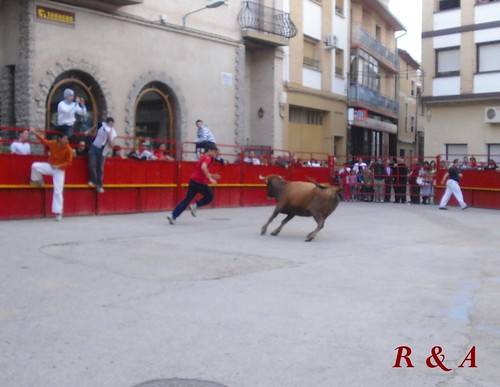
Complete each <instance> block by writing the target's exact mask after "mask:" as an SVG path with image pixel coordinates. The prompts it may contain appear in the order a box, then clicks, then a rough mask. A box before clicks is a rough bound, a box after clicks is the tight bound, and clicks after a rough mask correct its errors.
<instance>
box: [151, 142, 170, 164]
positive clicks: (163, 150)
mask: <svg viewBox="0 0 500 387" xmlns="http://www.w3.org/2000/svg"><path fill="white" fill-rule="evenodd" d="M154 156H155V158H156V160H162V161H168V162H172V161H175V159H174V158H173V157H172V156H170V155H169V154H168V153H167V144H165V143H161V144H160V145H158V149H156V151H155V152H154Z"/></svg>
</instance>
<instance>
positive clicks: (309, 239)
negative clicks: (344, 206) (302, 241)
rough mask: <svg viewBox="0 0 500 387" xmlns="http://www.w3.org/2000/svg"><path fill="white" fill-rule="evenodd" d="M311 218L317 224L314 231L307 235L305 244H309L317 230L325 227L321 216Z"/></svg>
mask: <svg viewBox="0 0 500 387" xmlns="http://www.w3.org/2000/svg"><path fill="white" fill-rule="evenodd" d="M313 217H314V220H315V221H316V222H317V223H318V227H316V229H315V230H314V231H313V232H311V233H309V234H308V235H307V238H306V242H311V241H312V240H313V239H314V237H315V236H316V234H317V233H318V232H319V230H321V229H322V228H323V227H324V226H325V218H324V217H323V216H319V215H313Z"/></svg>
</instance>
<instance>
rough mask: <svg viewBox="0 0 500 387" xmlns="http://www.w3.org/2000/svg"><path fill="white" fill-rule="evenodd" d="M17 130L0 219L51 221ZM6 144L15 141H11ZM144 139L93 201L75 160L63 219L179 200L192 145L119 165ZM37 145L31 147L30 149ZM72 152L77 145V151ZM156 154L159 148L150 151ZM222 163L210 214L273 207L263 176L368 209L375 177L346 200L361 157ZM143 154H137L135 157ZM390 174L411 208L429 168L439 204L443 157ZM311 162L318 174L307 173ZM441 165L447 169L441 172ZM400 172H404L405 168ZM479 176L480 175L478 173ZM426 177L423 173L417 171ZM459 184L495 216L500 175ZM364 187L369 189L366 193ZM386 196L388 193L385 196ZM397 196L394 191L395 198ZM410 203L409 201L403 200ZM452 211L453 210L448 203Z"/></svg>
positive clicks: (241, 157)
mask: <svg viewBox="0 0 500 387" xmlns="http://www.w3.org/2000/svg"><path fill="white" fill-rule="evenodd" d="M22 130H23V129H20V128H5V127H0V134H3V136H2V138H3V139H2V153H0V203H1V205H0V219H18V218H36V217H45V216H51V213H50V208H51V200H52V189H51V188H52V186H51V185H50V184H48V183H50V182H51V181H50V180H51V179H50V178H47V177H45V181H46V184H47V185H46V187H45V188H39V187H34V186H31V185H29V177H30V168H31V164H32V163H33V162H35V161H41V160H46V157H47V156H46V155H45V153H44V150H43V148H42V147H41V146H37V151H38V152H39V153H40V154H36V155H35V154H31V155H25V156H20V155H14V154H10V153H8V152H9V149H8V145H9V144H10V143H11V142H12V139H5V133H15V132H16V131H22ZM11 137H13V136H12V135H11ZM142 141H143V139H139V138H135V137H125V136H119V137H118V138H117V141H116V143H117V144H119V145H120V148H121V150H122V151H123V154H122V155H121V156H120V155H119V154H118V155H117V156H116V157H108V158H107V159H106V160H107V161H106V164H105V165H106V166H105V173H104V188H105V189H106V192H105V193H104V194H97V193H96V191H95V190H94V189H90V188H89V187H88V185H87V182H88V180H89V174H88V160H87V158H86V157H78V156H77V157H75V158H74V161H73V165H71V167H70V168H69V169H68V171H67V173H66V182H65V191H64V213H65V215H98V214H113V213H133V212H144V211H164V210H169V209H172V208H173V207H174V206H175V205H176V204H177V202H178V201H179V200H180V199H182V197H184V194H185V190H186V188H187V185H188V183H189V177H190V175H191V173H192V171H193V169H194V164H195V160H196V155H195V152H194V150H195V144H194V143H189V142H186V143H182V144H180V150H179V155H180V160H175V161H173V162H168V161H164V160H158V159H156V160H141V159H137V158H130V157H124V156H125V155H127V154H130V152H132V151H134V150H137V148H138V147H139V148H140V147H141V145H140V144H141V143H142ZM148 141H150V143H151V142H154V143H156V144H157V145H159V144H161V143H166V145H167V153H168V154H169V155H172V156H175V155H177V150H176V144H175V143H173V142H168V141H160V140H152V139H149V140H148ZM33 145H34V143H33ZM74 145H76V144H74ZM154 148H156V147H154ZM219 149H220V151H221V157H222V159H223V160H222V162H219V163H217V162H215V163H213V164H212V166H211V170H213V171H214V172H217V173H220V174H221V176H222V179H221V181H220V182H219V184H217V186H215V187H214V192H215V200H214V202H213V203H212V204H211V206H212V207H239V206H261V205H269V204H274V202H273V201H269V200H268V199H267V195H266V190H265V184H264V183H263V181H262V180H260V179H259V176H260V175H263V176H266V175H270V174H279V175H281V176H283V177H284V178H286V179H287V180H296V181H297V180H300V181H307V180H308V178H313V179H315V180H316V181H318V182H320V183H324V184H325V183H326V184H328V183H331V184H338V185H339V186H340V187H341V191H340V192H341V195H342V197H343V199H346V200H350V199H354V200H366V201H372V200H374V198H375V193H374V191H373V190H372V188H373V185H374V179H373V178H374V177H377V176H376V175H375V174H374V172H373V168H372V167H371V168H366V172H368V171H370V172H369V173H370V174H371V178H370V179H367V181H368V184H358V183H356V187H353V189H352V190H351V192H350V193H349V195H347V191H349V189H347V188H346V180H345V177H346V173H345V171H346V170H347V169H353V167H356V165H355V163H356V161H358V158H359V156H358V157H355V158H352V157H350V156H349V158H347V157H345V156H339V159H345V160H348V162H347V163H346V164H345V165H336V161H335V157H334V156H331V155H327V154H319V153H318V154H316V153H315V154H313V153H310V152H288V151H286V150H274V149H270V148H263V147H259V148H256V147H253V148H252V147H240V146H230V145H219ZM139 150H140V149H139ZM252 151H253V153H254V154H255V157H256V158H258V159H259V164H258V165H254V163H252V162H249V160H247V158H248V156H249V155H250V152H252ZM361 158H362V161H363V162H365V163H366V164H367V166H370V162H371V161H373V160H372V157H371V156H362V157H361ZM381 159H382V162H384V163H385V166H386V167H389V169H388V170H390V174H389V175H388V176H384V179H387V180H386V182H384V183H385V184H384V189H385V192H384V199H386V198H387V197H388V198H389V200H391V201H394V200H395V199H397V196H396V194H397V192H400V194H399V195H398V197H399V199H400V200H403V199H402V198H403V197H404V200H405V202H406V201H408V202H409V201H411V198H412V197H413V198H414V199H415V198H417V199H418V201H419V202H420V199H421V196H422V192H423V191H422V187H421V186H420V184H418V183H417V181H416V180H415V176H414V178H413V179H411V173H412V171H413V170H414V168H415V166H416V165H417V164H419V165H420V167H421V168H422V166H423V164H424V163H425V162H429V163H430V162H434V163H435V164H436V166H437V167H436V168H435V169H433V170H432V174H431V175H432V176H431V177H430V178H429V180H430V181H431V187H432V191H431V195H430V196H431V197H430V199H429V202H432V201H433V202H434V203H436V202H437V200H439V199H440V197H441V196H442V194H443V192H444V188H445V187H444V186H442V185H441V180H442V177H443V176H444V174H445V173H446V168H447V166H448V165H447V163H443V165H442V162H441V157H439V156H438V157H437V158H425V159H424V158H422V159H419V160H418V162H417V161H416V160H415V158H400V157H397V158H393V157H381ZM314 162H318V164H320V165H322V166H318V167H312V165H314ZM445 164H446V165H445ZM403 167H404V168H403ZM479 168H480V167H479ZM422 169H424V168H422ZM462 172H463V175H464V178H463V179H462V181H461V182H460V184H461V186H462V190H463V192H464V198H465V201H466V202H467V203H468V204H469V205H471V206H474V207H483V208H497V209H499V208H500V173H498V172H496V171H494V170H483V169H468V170H463V171H462ZM499 172H500V171H499ZM363 185H366V187H363ZM387 188H389V191H388V192H387ZM398 190H399V191H398ZM408 198H409V200H407V199H408ZM450 204H452V205H453V204H456V203H454V201H453V199H452V201H451V202H450Z"/></svg>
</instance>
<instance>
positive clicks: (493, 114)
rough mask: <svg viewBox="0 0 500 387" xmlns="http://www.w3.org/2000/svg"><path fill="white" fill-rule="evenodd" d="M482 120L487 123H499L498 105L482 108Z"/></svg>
mask: <svg viewBox="0 0 500 387" xmlns="http://www.w3.org/2000/svg"><path fill="white" fill-rule="evenodd" d="M484 122H486V123H489V124H499V123H500V107H487V108H485V109H484Z"/></svg>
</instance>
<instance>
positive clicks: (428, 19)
mask: <svg viewBox="0 0 500 387" xmlns="http://www.w3.org/2000/svg"><path fill="white" fill-rule="evenodd" d="M435 9H438V3H436V2H434V1H433V0H424V1H423V6H422V20H423V45H422V48H423V51H422V57H423V68H424V71H425V79H424V84H425V88H424V92H423V102H424V109H425V111H424V117H425V119H424V122H425V133H426V135H425V151H426V155H428V156H435V155H437V154H444V153H445V152H446V146H447V145H450V144H463V145H464V146H465V148H466V149H467V152H468V153H469V154H474V155H476V156H477V157H478V159H479V158H484V155H486V153H487V150H488V145H490V144H500V123H489V122H486V119H485V110H486V108H488V107H500V68H498V69H496V71H492V72H480V71H479V69H478V58H479V55H478V50H479V48H478V44H479V43H486V42H498V41H499V40H500V23H499V21H498V15H499V14H500V2H489V3H485V4H479V3H477V4H476V2H475V1H462V2H461V8H457V9H451V10H445V11H436V12H433V10H435ZM486 23H489V25H488V24H486ZM485 26H486V27H487V28H484V27H485ZM447 47H459V48H460V69H459V75H454V76H444V77H443V76H439V74H437V73H436V61H437V59H436V50H437V49H443V48H447ZM478 155H483V156H478Z"/></svg>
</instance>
